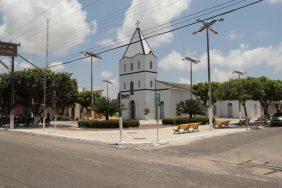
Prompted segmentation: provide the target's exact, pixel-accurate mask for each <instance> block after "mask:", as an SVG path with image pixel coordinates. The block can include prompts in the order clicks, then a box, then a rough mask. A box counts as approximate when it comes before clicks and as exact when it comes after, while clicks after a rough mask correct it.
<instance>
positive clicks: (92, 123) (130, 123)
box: [78, 120, 140, 129]
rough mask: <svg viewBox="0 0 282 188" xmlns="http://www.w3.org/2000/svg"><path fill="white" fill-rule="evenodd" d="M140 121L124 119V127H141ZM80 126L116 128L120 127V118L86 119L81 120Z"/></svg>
mask: <svg viewBox="0 0 282 188" xmlns="http://www.w3.org/2000/svg"><path fill="white" fill-rule="evenodd" d="M139 125H140V124H139V121H137V120H125V121H123V128H129V127H139ZM78 126H79V127H80V128H96V129H116V128H119V121H118V120H103V121H98V120H86V121H79V122H78Z"/></svg>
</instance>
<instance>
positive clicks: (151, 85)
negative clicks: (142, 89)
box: [150, 80, 153, 88]
mask: <svg viewBox="0 0 282 188" xmlns="http://www.w3.org/2000/svg"><path fill="white" fill-rule="evenodd" d="M150 87H151V88H152V87H153V81H152V80H151V81H150Z"/></svg>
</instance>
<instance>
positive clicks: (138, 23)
mask: <svg viewBox="0 0 282 188" xmlns="http://www.w3.org/2000/svg"><path fill="white" fill-rule="evenodd" d="M140 24H141V22H139V20H137V21H136V23H135V25H136V27H137V28H139V25H140Z"/></svg>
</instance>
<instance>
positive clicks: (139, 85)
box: [138, 80, 141, 88]
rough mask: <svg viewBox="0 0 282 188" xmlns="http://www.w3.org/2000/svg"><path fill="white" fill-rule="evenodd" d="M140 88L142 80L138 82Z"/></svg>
mask: <svg viewBox="0 0 282 188" xmlns="http://www.w3.org/2000/svg"><path fill="white" fill-rule="evenodd" d="M138 87H139V88H140V87H141V82H140V80H139V81H138Z"/></svg>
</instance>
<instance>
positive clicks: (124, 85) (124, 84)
mask: <svg viewBox="0 0 282 188" xmlns="http://www.w3.org/2000/svg"><path fill="white" fill-rule="evenodd" d="M123 89H124V90H125V89H126V83H125V82H124V83H123Z"/></svg>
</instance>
